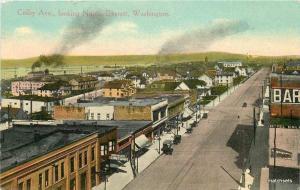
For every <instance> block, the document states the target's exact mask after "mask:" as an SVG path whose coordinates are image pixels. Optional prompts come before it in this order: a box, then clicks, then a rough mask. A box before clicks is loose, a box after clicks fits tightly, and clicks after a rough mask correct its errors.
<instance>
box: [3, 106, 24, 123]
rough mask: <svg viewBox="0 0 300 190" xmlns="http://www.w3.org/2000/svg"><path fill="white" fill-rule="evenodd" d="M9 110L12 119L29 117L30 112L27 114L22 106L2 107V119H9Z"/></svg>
mask: <svg viewBox="0 0 300 190" xmlns="http://www.w3.org/2000/svg"><path fill="white" fill-rule="evenodd" d="M8 112H9V115H10V119H27V118H28V114H26V113H25V112H24V111H23V109H21V108H10V109H8V108H7V107H1V109H0V121H1V122H2V121H7V120H8Z"/></svg>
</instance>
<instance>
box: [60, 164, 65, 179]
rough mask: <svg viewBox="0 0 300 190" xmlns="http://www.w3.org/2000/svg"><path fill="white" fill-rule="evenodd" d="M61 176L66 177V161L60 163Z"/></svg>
mask: <svg viewBox="0 0 300 190" xmlns="http://www.w3.org/2000/svg"><path fill="white" fill-rule="evenodd" d="M60 177H61V178H64V177H65V163H64V162H62V163H61V164H60Z"/></svg>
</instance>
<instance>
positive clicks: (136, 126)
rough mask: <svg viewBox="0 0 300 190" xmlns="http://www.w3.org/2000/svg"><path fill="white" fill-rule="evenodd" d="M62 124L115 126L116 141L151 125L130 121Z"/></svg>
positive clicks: (147, 122) (72, 121)
mask: <svg viewBox="0 0 300 190" xmlns="http://www.w3.org/2000/svg"><path fill="white" fill-rule="evenodd" d="M63 123H65V124H67V123H69V124H72V123H80V124H93V125H95V126H98V127H101V126H116V127H117V131H118V132H117V133H118V140H122V139H124V138H126V137H128V136H130V135H131V134H132V133H136V132H139V131H141V130H143V129H145V128H147V127H149V126H150V125H151V124H152V121H132V120H121V121H116V120H66V121H63Z"/></svg>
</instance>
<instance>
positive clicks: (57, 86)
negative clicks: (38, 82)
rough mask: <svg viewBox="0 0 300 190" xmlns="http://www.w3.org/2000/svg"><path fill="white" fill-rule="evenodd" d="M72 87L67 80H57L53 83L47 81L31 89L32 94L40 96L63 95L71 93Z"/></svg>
mask: <svg viewBox="0 0 300 190" xmlns="http://www.w3.org/2000/svg"><path fill="white" fill-rule="evenodd" d="M71 89H72V87H71V86H70V84H69V83H68V82H65V81H61V80H59V81H57V82H54V83H48V84H45V85H44V86H42V87H41V88H39V89H38V90H35V91H33V94H34V95H37V96H42V97H63V96H67V95H70V94H71V92H72V91H71Z"/></svg>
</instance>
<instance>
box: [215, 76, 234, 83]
mask: <svg viewBox="0 0 300 190" xmlns="http://www.w3.org/2000/svg"><path fill="white" fill-rule="evenodd" d="M234 77H235V75H234V73H219V74H217V75H216V76H215V83H216V84H218V85H225V86H226V85H227V84H228V85H231V84H233V79H234Z"/></svg>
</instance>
